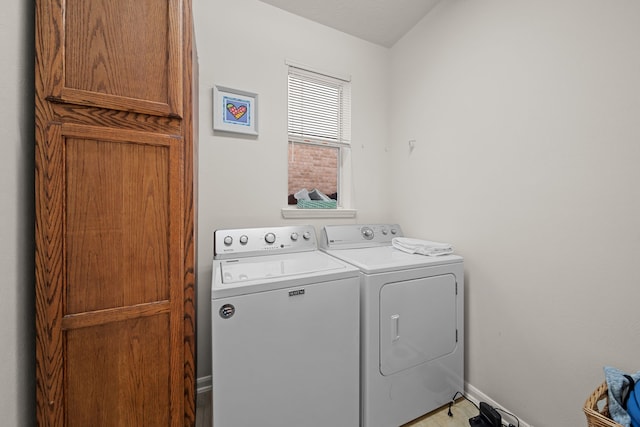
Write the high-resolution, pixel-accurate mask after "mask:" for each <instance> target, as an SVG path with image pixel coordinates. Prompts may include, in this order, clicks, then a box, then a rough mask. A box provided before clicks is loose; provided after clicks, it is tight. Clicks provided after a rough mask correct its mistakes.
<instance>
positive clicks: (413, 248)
mask: <svg viewBox="0 0 640 427" xmlns="http://www.w3.org/2000/svg"><path fill="white" fill-rule="evenodd" d="M391 244H392V245H393V247H394V248H396V249H399V250H401V251H404V252H408V253H410V254H419V255H427V256H438V255H449V254H451V253H453V246H451V245H450V244H448V243H438V242H430V241H428V240H420V239H410V238H408V237H394V238H393V239H392V240H391Z"/></svg>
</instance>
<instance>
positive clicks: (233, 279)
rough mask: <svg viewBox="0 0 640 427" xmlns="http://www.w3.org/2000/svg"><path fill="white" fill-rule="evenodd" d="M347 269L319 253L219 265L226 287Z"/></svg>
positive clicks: (250, 259) (265, 257) (254, 258)
mask: <svg viewBox="0 0 640 427" xmlns="http://www.w3.org/2000/svg"><path fill="white" fill-rule="evenodd" d="M344 269H345V266H344V264H342V263H340V262H338V261H337V260H335V259H333V258H330V257H328V256H325V255H324V254H323V253H322V252H318V251H313V252H301V253H297V254H288V255H271V256H261V257H253V258H242V259H234V260H227V261H222V262H221V263H220V270H221V273H222V283H224V284H231V283H237V282H246V281H251V280H263V279H277V278H279V277H287V276H297V275H305V274H318V275H320V274H323V272H326V271H331V270H344Z"/></svg>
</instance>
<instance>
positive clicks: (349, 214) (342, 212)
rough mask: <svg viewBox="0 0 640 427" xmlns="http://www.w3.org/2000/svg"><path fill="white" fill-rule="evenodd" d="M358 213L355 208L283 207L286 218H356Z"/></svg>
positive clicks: (283, 214) (283, 215)
mask: <svg viewBox="0 0 640 427" xmlns="http://www.w3.org/2000/svg"><path fill="white" fill-rule="evenodd" d="M357 213H358V211H357V210H355V209H344V208H338V209H298V208H282V217H283V218H285V219H297V218H310V219H315V218H355V217H356V214H357Z"/></svg>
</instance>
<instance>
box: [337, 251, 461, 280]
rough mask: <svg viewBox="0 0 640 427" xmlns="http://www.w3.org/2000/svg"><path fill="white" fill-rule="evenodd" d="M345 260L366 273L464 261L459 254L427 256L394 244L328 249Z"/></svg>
mask: <svg viewBox="0 0 640 427" xmlns="http://www.w3.org/2000/svg"><path fill="white" fill-rule="evenodd" d="M326 252H327V253H328V254H330V255H333V256H335V257H337V258H339V259H341V260H343V261H346V262H348V263H350V264H353V265H355V266H356V267H358V268H359V269H360V270H361V271H362V272H364V273H382V272H385V271H396V270H404V269H407V268H417V267H430V266H436V265H443V264H452V263H456V262H462V257H461V256H459V255H442V256H435V257H432V256H425V255H417V254H409V253H406V252H403V251H401V250H398V249H396V248H394V247H393V246H379V247H373V248H360V249H335V250H327V251H326Z"/></svg>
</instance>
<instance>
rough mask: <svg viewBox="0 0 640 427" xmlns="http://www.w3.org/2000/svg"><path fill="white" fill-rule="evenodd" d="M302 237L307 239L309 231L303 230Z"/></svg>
mask: <svg viewBox="0 0 640 427" xmlns="http://www.w3.org/2000/svg"><path fill="white" fill-rule="evenodd" d="M302 238H304V240H309V239H310V238H311V233H309V232H308V231H305V232H304V233H302Z"/></svg>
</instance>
